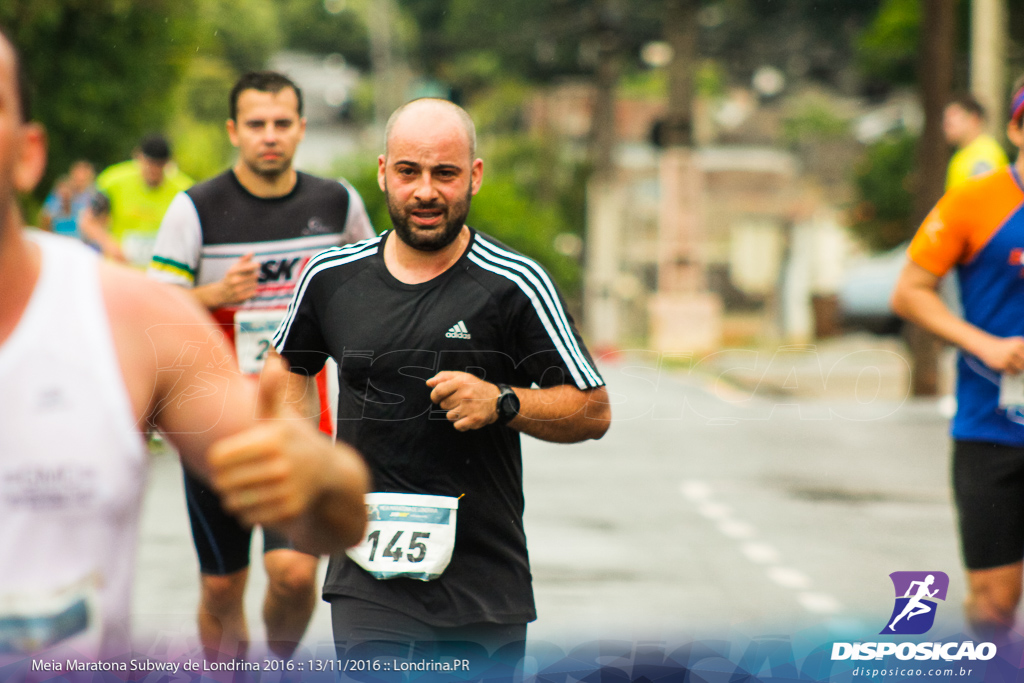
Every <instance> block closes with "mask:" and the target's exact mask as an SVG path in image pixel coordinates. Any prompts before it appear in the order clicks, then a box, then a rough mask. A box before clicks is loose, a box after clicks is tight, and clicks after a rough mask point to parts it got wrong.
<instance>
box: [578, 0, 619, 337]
mask: <svg viewBox="0 0 1024 683" xmlns="http://www.w3.org/2000/svg"><path fill="white" fill-rule="evenodd" d="M593 8H594V25H593V31H594V39H595V40H596V42H597V63H596V64H595V65H594V103H593V109H592V110H591V119H590V149H589V160H590V166H591V175H590V179H589V181H588V182H587V240H586V257H585V258H586V261H585V262H586V273H585V287H584V306H585V308H586V323H587V332H588V336H589V337H590V343H591V345H592V346H593V347H594V348H598V349H602V350H610V349H614V348H616V347H617V345H618V344H619V341H620V337H621V324H620V315H619V313H620V311H619V306H620V300H619V296H618V293H617V291H616V290H617V283H618V281H619V279H620V277H621V266H622V258H621V257H622V239H623V238H622V222H623V218H624V212H625V207H624V198H623V193H622V192H621V190H620V188H619V187H618V184H617V182H616V166H615V147H616V126H615V91H616V88H617V86H618V82H619V76H620V72H621V64H620V60H621V55H620V52H621V37H620V35H619V32H620V30H621V28H622V27H621V25H620V24H621V18H622V13H621V7H619V2H618V0H598V1H597V2H595V3H594V4H593Z"/></svg>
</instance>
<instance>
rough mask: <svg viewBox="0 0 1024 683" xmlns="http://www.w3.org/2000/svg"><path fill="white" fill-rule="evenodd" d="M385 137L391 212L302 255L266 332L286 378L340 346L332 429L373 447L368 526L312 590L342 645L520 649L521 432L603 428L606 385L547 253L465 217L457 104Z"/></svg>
mask: <svg viewBox="0 0 1024 683" xmlns="http://www.w3.org/2000/svg"><path fill="white" fill-rule="evenodd" d="M386 137H387V142H386V151H385V153H384V154H383V155H381V156H380V157H379V159H378V173H377V179H378V184H379V185H380V188H381V190H383V191H384V193H385V195H386V197H387V202H388V208H389V211H390V214H391V221H392V224H393V226H394V230H393V231H389V232H386V233H384V234H383V235H381V236H379V237H377V238H376V239H373V240H366V241H364V242H360V243H359V244H356V245H352V246H349V247H342V248H339V249H331V250H328V251H326V252H324V253H323V254H321V255H320V256H318V257H316V258H314V259H313V260H312V261H311V262H310V263H309V265H308V266H307V268H306V269H305V271H304V274H303V276H302V277H301V279H300V282H299V286H298V287H297V289H296V292H297V294H296V297H295V299H294V300H293V301H292V304H291V306H290V307H289V311H288V316H287V317H286V318H285V320H284V322H283V323H282V325H281V327H280V328H279V329H278V332H277V336H276V337H275V345H276V348H277V349H278V350H279V351H280V353H281V354H282V355H283V356H284V357H285V358H286V359H288V361H289V362H290V363H291V370H292V372H293V373H295V382H294V383H293V390H294V391H295V393H296V394H299V393H302V394H305V395H309V396H312V395H314V394H315V392H313V391H312V387H311V386H307V385H309V383H310V382H311V380H310V379H309V378H311V377H313V376H314V375H315V374H316V373H317V372H318V371H319V370H320V368H321V367H322V365H323V363H324V358H325V357H326V356H333V357H334V358H335V359H336V360H337V361H338V365H339V366H340V378H339V384H340V391H339V398H338V435H339V438H343V439H346V440H351V441H352V443H353V444H354V445H356V446H357V447H358V448H360V449H364V451H363V452H368V453H373V456H372V457H370V458H368V464H369V466H370V470H371V473H372V478H373V484H372V487H371V490H372V491H374V492H375V493H372V494H370V496H368V498H367V503H368V506H369V509H370V520H371V521H370V524H369V531H368V533H367V535H366V537H365V539H364V541H363V543H362V544H361V545H360V546H359V547H358V548H355V549H353V551H352V552H350V553H349V555H348V558H346V557H345V556H344V555H335V556H333V557H332V558H331V562H330V565H329V568H328V575H327V580H326V583H325V585H324V590H323V592H324V598H325V599H326V600H328V601H330V603H331V612H332V618H333V625H334V637H335V641H336V646H337V648H338V651H339V653H341V652H342V651H344V649H345V648H346V647H350V646H352V645H353V644H356V643H365V642H366V641H381V640H384V641H396V642H398V643H400V644H402V645H403V646H404V645H407V644H408V643H410V642H414V641H415V642H419V643H435V642H438V641H446V640H460V641H469V642H472V643H477V644H479V645H482V646H483V647H485V648H487V649H488V650H490V651H491V652H492V653H493V652H494V651H495V650H497V649H499V648H500V649H501V656H502V658H503V659H507V660H515V659H517V658H518V657H519V656H520V655H521V654H522V643H523V641H524V639H525V636H526V624H527V623H528V622H530V621H532V620H533V619H534V618H535V617H536V611H535V607H534V601H533V590H532V587H531V579H530V567H529V562H528V559H527V553H526V537H525V534H524V532H523V482H522V458H521V451H520V443H519V433H520V432H523V433H526V434H530V435H531V436H534V437H537V438H540V439H544V440H548V441H558V442H564V443H571V442H576V441H583V440H585V439H597V438H600V437H601V436H603V435H604V433H605V431H606V430H607V429H608V426H609V424H610V420H611V413H610V409H609V406H608V397H607V392H606V390H605V387H604V380H603V379H602V378H601V376H600V374H599V373H598V371H597V369H596V367H595V365H594V362H593V360H592V359H591V357H590V354H589V353H588V352H587V350H586V347H585V346H584V344H583V342H582V340H581V339H580V336H579V334H578V333H577V331H576V329H575V327H574V326H573V322H572V318H571V317H570V316H569V315H568V314H567V313H566V311H565V306H564V304H563V302H562V299H561V297H560V295H559V294H558V292H557V290H556V289H555V286H554V284H553V283H552V281H551V279H550V277H549V276H548V274H547V273H546V272H545V271H544V269H543V268H541V267H540V266H539V265H538V264H537V263H536V262H535V261H533V260H531V259H529V258H527V257H525V256H522V255H521V254H518V253H516V252H515V251H513V250H511V249H509V248H508V247H506V246H505V245H503V244H501V243H500V242H497V241H496V240H494V239H492V238H491V237H488V236H487V235H485V234H483V233H481V232H479V231H477V230H474V229H472V228H470V227H468V226H467V225H465V220H466V216H467V215H468V212H469V207H470V202H471V200H472V197H473V195H475V194H476V193H477V191H479V189H480V186H481V182H482V180H483V161H481V160H480V159H478V158H476V153H475V152H476V149H475V148H476V133H475V130H474V126H473V122H472V120H471V119H470V117H469V115H468V114H467V113H466V112H465V111H463V110H462V109H461V108H459V107H457V106H455V105H454V104H451V103H450V102H446V101H442V100H435V99H423V100H416V101H413V102H411V103H409V104H407V105H405V106H403V107H402V108H400V109H399V110H398V111H396V112H395V113H394V114H393V115H392V116H391V119H390V121H389V122H388V125H387V132H386ZM342 290H343V291H344V296H338V295H337V294H338V293H340V292H341V291H342ZM310 412H311V413H314V414H315V412H316V411H315V410H311V411H310ZM404 651H406V652H409V650H404ZM413 651H414V652H415V650H413ZM421 651H422V650H421Z"/></svg>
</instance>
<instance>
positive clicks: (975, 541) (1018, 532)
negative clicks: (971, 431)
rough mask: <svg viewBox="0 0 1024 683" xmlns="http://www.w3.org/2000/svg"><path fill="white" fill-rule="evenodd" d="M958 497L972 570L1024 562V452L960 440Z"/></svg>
mask: <svg viewBox="0 0 1024 683" xmlns="http://www.w3.org/2000/svg"><path fill="white" fill-rule="evenodd" d="M953 496H954V498H955V499H956V507H957V513H958V515H959V518H960V545H961V549H962V551H963V556H964V564H965V565H966V566H967V568H968V569H991V568H993V567H1001V566H1003V565H1007V564H1013V563H1014V562H1019V561H1020V560H1021V559H1024V448H1017V447H1014V446H1004V445H1002V444H995V443H985V442H980V441H955V442H954V444H953Z"/></svg>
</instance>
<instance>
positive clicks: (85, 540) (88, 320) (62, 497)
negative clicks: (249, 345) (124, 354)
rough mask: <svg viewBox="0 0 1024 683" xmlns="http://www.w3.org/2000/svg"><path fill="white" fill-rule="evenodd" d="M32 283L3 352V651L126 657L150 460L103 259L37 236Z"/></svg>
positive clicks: (72, 244) (0, 503)
mask: <svg viewBox="0 0 1024 683" xmlns="http://www.w3.org/2000/svg"><path fill="white" fill-rule="evenodd" d="M30 237H31V239H32V240H33V241H34V242H35V243H36V244H38V245H39V247H40V249H41V250H42V267H41V271H40V274H39V281H38V282H37V284H36V287H35V290H34V291H33V293H32V297H31V299H30V300H29V304H28V307H27V308H26V310H25V312H24V314H23V315H22V317H21V320H20V321H19V322H18V325H17V327H16V328H15V329H14V332H13V333H12V335H11V336H10V337H9V338H8V339H7V340H6V341H5V342H3V343H2V344H0V656H2V655H3V654H5V653H6V654H16V653H18V652H26V651H28V652H32V651H38V650H43V649H46V648H48V647H50V646H51V645H57V644H59V645H57V647H59V648H61V649H73V650H74V651H76V652H79V653H81V654H83V655H94V656H101V655H112V654H120V653H122V652H125V651H126V649H125V648H127V647H128V645H129V644H130V640H129V639H130V637H129V621H130V616H131V606H130V598H131V592H132V579H133V575H134V566H135V546H136V537H137V532H138V522H139V515H140V508H141V502H142V495H143V490H144V488H145V483H146V472H147V464H148V463H147V457H146V450H145V445H144V442H143V439H142V436H141V434H140V432H139V429H138V427H137V426H136V424H135V418H134V414H133V410H132V407H131V402H130V400H129V397H128V391H127V388H126V387H125V383H124V379H123V377H122V375H121V368H120V365H119V364H118V361H117V357H116V353H115V350H114V344H113V339H112V336H111V332H110V324H109V320H108V317H107V311H106V307H105V305H104V302H103V297H102V295H101V291H100V282H99V271H98V263H99V261H98V258H97V257H96V256H95V254H94V253H92V252H91V251H90V250H88V249H87V248H86V247H84V246H83V245H81V244H80V243H77V242H75V241H73V240H71V239H67V238H61V237H54V236H51V235H46V234H31V235H30Z"/></svg>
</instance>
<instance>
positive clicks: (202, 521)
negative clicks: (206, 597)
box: [185, 471, 291, 576]
mask: <svg viewBox="0 0 1024 683" xmlns="http://www.w3.org/2000/svg"><path fill="white" fill-rule="evenodd" d="M185 502H186V504H187V505H188V521H189V524H191V525H192V543H193V544H195V547H196V555H198V556H199V570H200V571H201V572H202V573H203V574H213V575H216V576H223V575H225V574H233V573H235V572H237V571H239V570H241V569H245V568H246V567H248V566H249V544H250V542H251V541H252V529H247V528H246V527H244V526H242V525H241V524H239V523H238V520H237V519H235V518H234V517H232V516H231V515H229V514H228V513H227V512H225V511H224V508H222V507H221V504H220V497H219V496H217V494H216V493H214V492H213V491H211V490H210V489H208V488H207V487H206V485H205V484H204V483H203V482H201V481H200V480H199V479H196V478H195V477H193V476H192V475H190V474H189V473H188V471H186V472H185ZM283 548H291V545H290V544H289V542H288V538H287V537H285V536H283V535H281V534H278V533H276V532H274V531H271V530H269V529H264V530H263V552H264V553H268V552H270V551H271V550H281V549H283Z"/></svg>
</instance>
